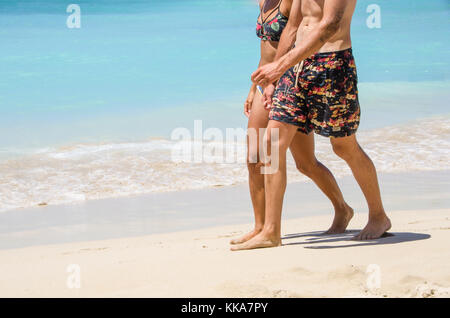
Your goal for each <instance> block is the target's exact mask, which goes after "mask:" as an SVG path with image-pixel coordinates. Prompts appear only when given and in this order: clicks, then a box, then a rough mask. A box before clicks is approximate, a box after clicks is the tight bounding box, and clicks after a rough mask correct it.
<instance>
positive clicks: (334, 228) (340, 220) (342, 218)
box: [325, 203, 353, 234]
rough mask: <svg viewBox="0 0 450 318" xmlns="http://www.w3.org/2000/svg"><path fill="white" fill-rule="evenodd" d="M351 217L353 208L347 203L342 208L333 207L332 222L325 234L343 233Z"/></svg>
mask: <svg viewBox="0 0 450 318" xmlns="http://www.w3.org/2000/svg"><path fill="white" fill-rule="evenodd" d="M352 217H353V209H352V208H351V207H350V206H349V205H348V204H347V203H345V206H344V208H343V209H339V210H338V209H335V213H334V220H333V224H331V227H330V228H329V229H328V231H326V232H325V234H338V233H344V232H345V230H346V229H347V226H348V223H349V222H350V220H351V219H352Z"/></svg>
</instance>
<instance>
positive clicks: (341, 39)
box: [233, 0, 391, 250]
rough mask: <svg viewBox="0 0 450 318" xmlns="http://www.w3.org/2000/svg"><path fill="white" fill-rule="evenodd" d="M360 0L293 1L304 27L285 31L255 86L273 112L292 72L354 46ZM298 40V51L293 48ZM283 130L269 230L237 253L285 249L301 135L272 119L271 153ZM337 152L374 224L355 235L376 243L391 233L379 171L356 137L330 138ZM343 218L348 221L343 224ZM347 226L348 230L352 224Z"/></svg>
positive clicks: (270, 188)
mask: <svg viewBox="0 0 450 318" xmlns="http://www.w3.org/2000/svg"><path fill="white" fill-rule="evenodd" d="M355 6H356V0H293V3H292V7H291V14H290V17H289V21H290V22H291V23H292V25H294V26H295V25H296V24H297V25H298V28H297V32H296V33H295V36H293V34H292V30H288V32H286V33H285V32H283V35H282V37H281V40H280V44H279V51H278V52H277V54H276V57H275V61H274V62H272V63H270V64H266V65H264V66H261V67H259V68H258V70H257V71H255V72H254V73H253V74H252V81H253V82H255V83H257V84H259V85H261V86H263V87H265V94H264V95H265V96H264V103H265V106H266V107H268V108H269V107H270V104H271V99H272V94H273V91H274V86H273V84H272V83H274V82H275V81H277V80H278V79H279V78H280V77H281V76H282V75H283V74H284V73H285V72H286V71H287V70H288V69H289V68H290V67H292V66H294V65H296V64H298V63H299V62H300V61H302V60H304V59H306V58H307V57H309V56H311V55H312V54H314V53H316V52H332V51H339V50H344V49H347V48H350V47H351V39H350V24H351V19H352V16H353V12H354V9H355ZM294 41H295V48H293V49H290V48H291V47H292V43H293V42H294ZM272 129H278V130H279V141H278V147H279V156H280V157H279V169H278V171H277V172H276V173H274V174H267V175H265V189H266V206H265V208H266V215H265V223H264V228H263V230H262V231H261V232H260V233H259V234H258V235H256V236H254V237H253V238H252V239H251V240H248V241H247V242H245V243H242V244H239V245H237V246H235V247H234V249H233V250H246V249H254V248H263V247H275V246H279V245H281V210H282V203H283V196H284V192H285V188H286V151H287V149H288V148H289V146H290V145H291V143H292V141H293V139H294V136H296V135H297V134H298V133H297V127H296V126H294V125H289V124H286V123H282V122H278V121H273V120H270V121H269V124H268V127H267V132H266V135H265V141H266V142H267V143H268V149H270V142H271V140H270V136H271V130H272ZM330 141H331V144H332V146H333V150H334V152H335V153H336V154H337V155H338V156H339V157H340V158H342V159H344V160H345V161H346V162H347V164H348V165H349V166H350V168H351V170H352V173H353V175H354V177H355V179H356V180H357V182H358V184H359V186H360V187H361V190H362V191H363V194H364V196H365V198H366V200H367V204H368V207H369V221H368V223H367V225H366V226H365V227H364V229H363V230H362V231H361V232H360V233H359V234H357V235H356V236H355V238H354V239H356V240H367V239H376V238H379V237H380V236H381V235H383V234H384V233H385V232H386V231H388V230H389V229H390V228H391V222H390V220H389V218H388V217H387V216H386V213H385V211H384V208H383V204H382V200H381V195H380V189H379V185H378V180H377V174H376V170H375V166H374V165H373V163H372V161H371V160H370V158H369V157H368V156H367V154H366V153H365V152H364V151H363V149H362V148H361V147H360V146H359V144H358V142H357V140H356V136H355V134H353V135H351V136H348V137H342V138H330ZM339 218H342V220H339ZM335 222H337V223H344V224H346V223H347V224H348V222H346V217H345V216H344V215H341V216H340V215H338V214H336V215H335ZM347 224H346V225H347Z"/></svg>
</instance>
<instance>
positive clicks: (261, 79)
mask: <svg viewBox="0 0 450 318" xmlns="http://www.w3.org/2000/svg"><path fill="white" fill-rule="evenodd" d="M283 74H284V71H283V69H282V68H281V65H280V63H279V61H275V62H272V63H269V64H265V65H263V66H260V67H259V68H258V69H257V70H256V71H255V72H253V74H252V82H253V83H256V84H258V85H260V86H262V87H266V86H268V85H269V84H270V83H274V82H275V81H277V80H278V79H280V77H281V76H282V75H283Z"/></svg>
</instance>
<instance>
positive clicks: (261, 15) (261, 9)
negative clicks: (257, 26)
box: [259, 0, 283, 24]
mask: <svg viewBox="0 0 450 318" xmlns="http://www.w3.org/2000/svg"><path fill="white" fill-rule="evenodd" d="M266 1H267V0H264V3H263V5H262V6H261V8H259V16H260V17H261V24H264V23H265V22H266V21H267V19H268V18H269V17H270V15H271V14H272V13H274V12H275V10H277V9H278V12H280V7H281V2H282V1H283V0H280V1H279V2H278V5H277V6H276V7H275V8H273V9H272V11H270V13H269V14H268V15H267V16H266V18H265V19H264V20H263V12H262V11H263V8H264V5H265V4H266Z"/></svg>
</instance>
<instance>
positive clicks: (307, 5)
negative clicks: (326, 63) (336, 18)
mask: <svg viewBox="0 0 450 318" xmlns="http://www.w3.org/2000/svg"><path fill="white" fill-rule="evenodd" d="M325 1H326V0H302V4H301V11H302V16H303V19H302V22H301V24H300V26H299V28H298V31H297V39H296V41H295V44H296V45H297V44H298V43H300V41H301V39H302V38H303V37H304V36H305V35H306V34H308V32H310V31H311V30H313V29H314V28H315V27H317V25H318V24H319V23H320V21H321V19H322V15H323V7H324V3H325ZM355 6H356V0H348V5H347V7H346V8H345V10H344V11H343V12H341V14H342V20H341V27H340V28H339V30H338V31H337V33H336V34H334V35H333V37H332V38H330V39H329V40H328V41H327V42H326V43H325V44H324V45H323V46H322V47H321V48H320V50H319V52H333V51H340V50H345V49H347V48H349V47H351V46H352V43H351V39H350V24H351V21H352V16H353V12H354V11H355Z"/></svg>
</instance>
